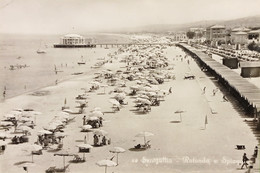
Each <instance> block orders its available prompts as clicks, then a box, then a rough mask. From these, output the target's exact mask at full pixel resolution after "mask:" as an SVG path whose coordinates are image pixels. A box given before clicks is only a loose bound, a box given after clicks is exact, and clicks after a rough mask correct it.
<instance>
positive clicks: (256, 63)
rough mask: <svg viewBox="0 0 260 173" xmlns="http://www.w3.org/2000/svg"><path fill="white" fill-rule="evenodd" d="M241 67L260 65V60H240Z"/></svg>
mask: <svg viewBox="0 0 260 173" xmlns="http://www.w3.org/2000/svg"><path fill="white" fill-rule="evenodd" d="M240 67H241V68H243V67H260V62H240Z"/></svg>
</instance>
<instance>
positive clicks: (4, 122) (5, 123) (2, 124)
mask: <svg viewBox="0 0 260 173" xmlns="http://www.w3.org/2000/svg"><path fill="white" fill-rule="evenodd" d="M13 125H14V124H13V123H12V122H10V121H1V122H0V126H13Z"/></svg>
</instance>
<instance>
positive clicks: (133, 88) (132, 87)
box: [130, 85, 140, 91]
mask: <svg viewBox="0 0 260 173" xmlns="http://www.w3.org/2000/svg"><path fill="white" fill-rule="evenodd" d="M139 88H140V87H139V86H137V85H133V86H130V89H132V90H136V91H137V90H139Z"/></svg>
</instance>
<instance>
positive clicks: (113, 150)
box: [109, 147, 125, 165]
mask: <svg viewBox="0 0 260 173" xmlns="http://www.w3.org/2000/svg"><path fill="white" fill-rule="evenodd" d="M109 151H110V152H111V153H116V154H117V157H116V163H117V165H118V154H119V153H124V152H125V149H123V148H121V147H114V148H112V149H111V150H109Z"/></svg>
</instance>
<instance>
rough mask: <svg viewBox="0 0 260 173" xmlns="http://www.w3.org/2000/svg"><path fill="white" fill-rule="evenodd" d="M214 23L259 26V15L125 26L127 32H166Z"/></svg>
mask: <svg viewBox="0 0 260 173" xmlns="http://www.w3.org/2000/svg"><path fill="white" fill-rule="evenodd" d="M214 24H220V25H225V26H226V27H227V28H234V27H241V26H245V27H260V15H257V16H250V17H244V18H239V19H233V20H209V21H198V22H193V23H186V24H175V25H171V24H164V25H147V26H142V27H138V28H127V29H126V31H127V32H167V31H187V30H188V29H189V28H193V27H194V28H195V27H204V28H205V27H208V26H211V25H214Z"/></svg>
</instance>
